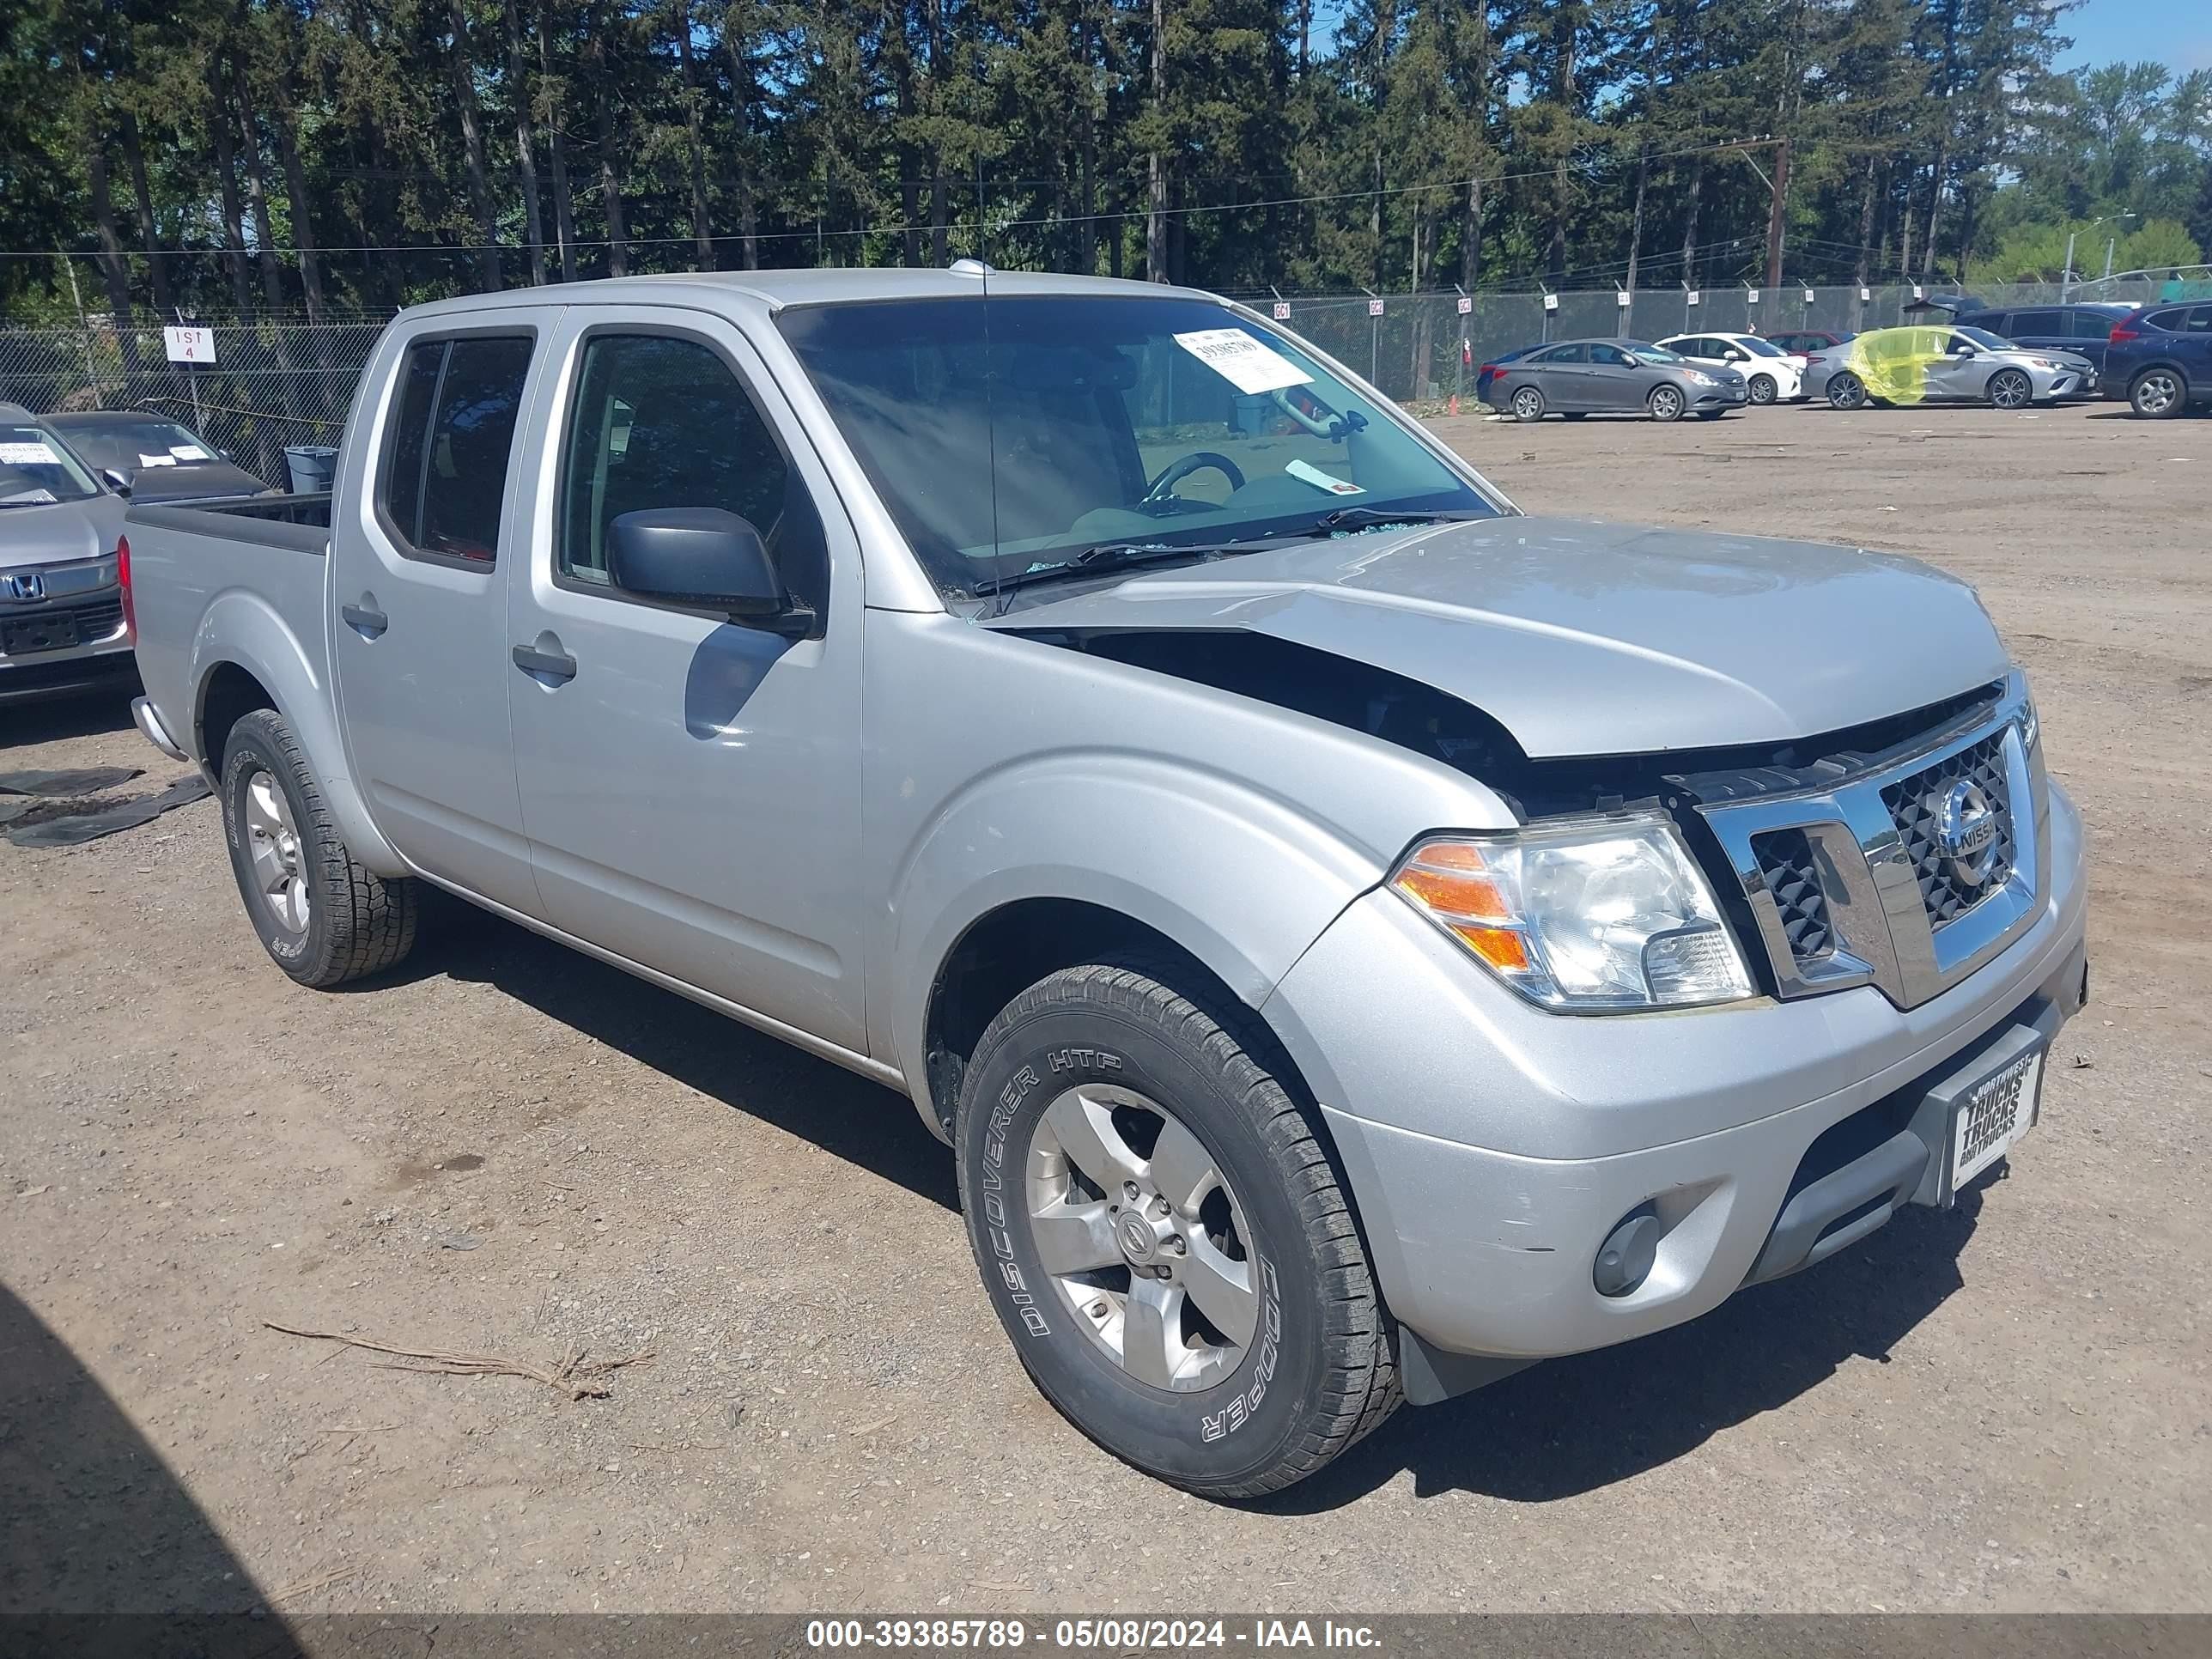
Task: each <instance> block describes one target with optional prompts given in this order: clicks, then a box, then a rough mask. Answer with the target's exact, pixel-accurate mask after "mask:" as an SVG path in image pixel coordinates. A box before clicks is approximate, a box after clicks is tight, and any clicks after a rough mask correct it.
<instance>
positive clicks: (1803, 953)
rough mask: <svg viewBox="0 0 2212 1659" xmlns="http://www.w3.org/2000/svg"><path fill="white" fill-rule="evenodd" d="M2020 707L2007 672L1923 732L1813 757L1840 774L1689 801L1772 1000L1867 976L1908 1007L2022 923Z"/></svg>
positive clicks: (2042, 831)
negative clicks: (1811, 783) (1836, 759)
mask: <svg viewBox="0 0 2212 1659" xmlns="http://www.w3.org/2000/svg"><path fill="white" fill-rule="evenodd" d="M2028 709H2029V705H2028V702H2027V687H2026V684H2024V682H2022V681H2021V679H2020V678H2019V677H2018V676H2015V677H2013V678H2011V679H2009V680H2008V681H2007V682H2006V684H2005V687H2004V690H2003V693H2002V695H2001V696H1998V697H1997V698H1996V702H1995V703H1994V704H1993V705H1992V704H1990V703H1986V702H1985V703H1984V704H1982V705H1981V706H1980V708H1978V710H1976V711H1974V712H1972V713H1971V714H1966V715H1964V716H1961V717H1960V720H1959V722H1958V723H1955V724H1954V725H1952V726H1948V728H1946V729H1943V730H1941V731H1939V732H1935V733H1932V734H1930V735H1929V737H1927V738H1924V739H1923V740H1921V741H1920V742H1917V743H1916V744H1906V745H1904V746H1903V747H1902V750H1892V751H1890V752H1889V753H1887V754H1886V755H1881V756H1875V757H1864V758H1863V759H1860V760H1857V761H1855V762H1854V763H1852V764H1850V765H1848V766H1843V765H1833V766H1831V765H1827V764H1826V763H1824V769H1825V772H1826V775H1833V776H1834V777H1835V778H1836V779H1837V780H1838V781H1833V782H1830V781H1825V780H1824V781H1822V782H1821V783H1820V784H1819V785H1818V786H1816V787H1797V788H1781V789H1777V790H1774V791H1772V792H1771V793H1750V794H1748V795H1746V794H1741V793H1739V794H1737V795H1735V796H1734V797H1733V798H1731V799H1725V800H1717V801H1713V802H1711V803H1710V804H1698V805H1696V811H1698V812H1699V815H1700V816H1701V817H1704V819H1705V823H1707V824H1708V825H1709V826H1710V827H1711V830H1712V832H1713V835H1714V836H1715V838H1716V839H1717V840H1718V841H1719V842H1720V844H1721V848H1722V850H1723V852H1724V853H1725V854H1726V855H1727V857H1728V860H1729V864H1730V866H1732V869H1733V872H1734V874H1735V878H1736V879H1737V881H1738V882H1739V883H1740V884H1741V887H1742V892H1743V897H1744V901H1745V902H1746V904H1747V906H1748V908H1749V910H1750V913H1751V919H1752V921H1753V925H1754V927H1756V929H1757V932H1758V935H1759V938H1758V940H1757V941H1756V943H1757V944H1758V945H1761V946H1763V947H1764V949H1765V955H1766V957H1767V963H1768V966H1769V968H1770V969H1771V972H1772V975H1773V980H1774V984H1775V987H1776V990H1777V991H1778V994H1780V995H1782V996H1784V997H1802V996H1810V995H1814V994H1817V993H1820V992H1823V991H1834V990H1844V989H1847V988H1849V987H1852V986H1857V985H1873V986H1875V987H1877V988H1879V989H1880V990H1881V992H1882V993H1883V994H1885V995H1886V996H1887V997H1888V998H1889V999H1890V1000H1891V1001H1893V1002H1894V1003H1895V1004H1896V1005H1897V1006H1899V1007H1900V1008H1910V1007H1913V1006H1917V1004H1919V1003H1922V1002H1925V1001H1926V1000H1928V999H1929V998H1930V997H1933V996H1936V995H1938V994H1941V993H1942V992H1943V991H1945V990H1948V988H1950V987H1952V986H1953V985H1955V984H1956V983H1958V982H1959V981H1960V980H1961V979H1963V978H1965V977H1966V975H1968V974H1970V973H1972V972H1973V970H1974V969H1977V968H1978V967H1980V966H1981V965H1982V963H1984V962H1986V961H1988V960H1989V959H1990V957H1993V956H1995V955H1996V953H1997V952H1998V951H2002V949H2003V948H2004V947H2005V946H2006V945H2008V944H2009V943H2010V942H2011V941H2012V940H2013V939H2015V938H2017V937H2018V936H2019V935H2020V934H2021V933H2023V932H2025V931H2026V930H2027V927H2029V926H2030V925H2032V923H2033V921H2034V917H2035V914H2036V912H2037V911H2038V910H2039V908H2041V907H2042V905H2043V904H2044V903H2045V901H2046V900H2047V899H2048V897H2049V875H2048V872H2047V870H2046V869H2045V860H2044V858H2043V855H2042V848H2043V847H2044V844H2045V836H2046V835H2047V833H2048V829H2049V812H2050V809H2049V804H2048V803H2049V793H2048V790H2047V788H2046V787H2045V781H2044V773H2043V757H2042V754H2041V752H2040V750H2038V749H2031V748H2030V747H2029V746H2028V745H2027V738H2026V733H2027V732H2028V731H2029V730H2030V729H2031V727H2030V721H2029V714H2028Z"/></svg>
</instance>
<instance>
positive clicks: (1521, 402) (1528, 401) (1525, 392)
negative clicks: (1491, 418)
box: [1513, 386, 1544, 421]
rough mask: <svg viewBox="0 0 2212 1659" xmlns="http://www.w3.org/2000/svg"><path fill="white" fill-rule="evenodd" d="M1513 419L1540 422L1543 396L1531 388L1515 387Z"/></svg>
mask: <svg viewBox="0 0 2212 1659" xmlns="http://www.w3.org/2000/svg"><path fill="white" fill-rule="evenodd" d="M1513 418H1514V419H1515V420H1516V421H1541V420H1542V419H1543V418H1544V394H1543V393H1542V392H1539V391H1537V390H1536V388H1535V387H1534V386H1520V387H1516V389H1515V391H1514V393H1513Z"/></svg>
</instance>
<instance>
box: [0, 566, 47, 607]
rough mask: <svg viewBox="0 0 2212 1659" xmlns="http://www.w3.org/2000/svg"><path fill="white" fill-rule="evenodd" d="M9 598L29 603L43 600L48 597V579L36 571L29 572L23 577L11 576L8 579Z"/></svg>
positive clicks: (23, 574) (22, 575)
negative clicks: (34, 600)
mask: <svg viewBox="0 0 2212 1659" xmlns="http://www.w3.org/2000/svg"><path fill="white" fill-rule="evenodd" d="M8 597H9V599H21V600H24V601H26V602H28V601H30V600H33V599H45V598H46V578H45V577H43V576H41V575H40V574H39V573H38V572H37V571H35V570H27V571H25V572H23V573H22V574H21V575H18V576H10V577H9V578H8Z"/></svg>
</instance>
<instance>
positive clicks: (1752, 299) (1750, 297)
mask: <svg viewBox="0 0 2212 1659" xmlns="http://www.w3.org/2000/svg"><path fill="white" fill-rule="evenodd" d="M1743 297H1744V300H1745V301H1746V302H1747V304H1750V305H1757V304H1758V303H1759V290H1758V289H1755V288H1747V289H1744V291H1743Z"/></svg>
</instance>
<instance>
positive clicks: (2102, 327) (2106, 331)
mask: <svg viewBox="0 0 2212 1659" xmlns="http://www.w3.org/2000/svg"><path fill="white" fill-rule="evenodd" d="M2066 321H2067V329H2066V331H2067V333H2069V335H2071V336H2072V337H2074V338H2075V339H2077V340H2105V339H2110V338H2111V337H2112V325H2113V324H2115V323H2117V322H2118V321H2119V319H2118V318H2117V317H2108V316H2106V314H2105V313H2103V312H2101V311H2076V312H2071V313H2068V316H2067V319H2066Z"/></svg>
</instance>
